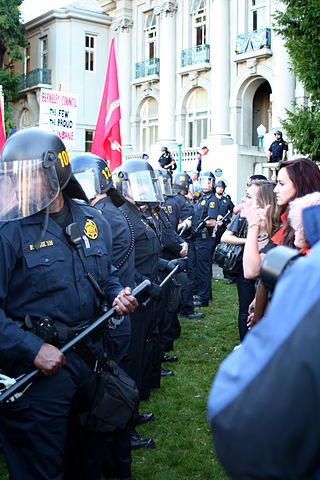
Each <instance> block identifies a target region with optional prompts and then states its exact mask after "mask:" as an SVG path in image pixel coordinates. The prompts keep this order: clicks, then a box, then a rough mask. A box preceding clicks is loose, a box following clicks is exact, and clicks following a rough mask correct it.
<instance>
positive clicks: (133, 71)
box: [17, 0, 307, 200]
mask: <svg viewBox="0 0 320 480" xmlns="http://www.w3.org/2000/svg"><path fill="white" fill-rule="evenodd" d="M88 1H89V0H88ZM92 2H93V0H90V1H89V3H91V4H93V3H92ZM98 2H99V4H100V7H101V9H102V10H103V11H104V12H105V13H104V14H103V13H97V12H89V11H88V12H86V13H83V12H82V13H81V14H79V10H78V11H77V10H76V9H72V8H71V7H70V8H69V9H68V8H64V9H58V10H56V11H53V12H49V14H46V15H42V16H41V17H39V18H38V19H36V20H33V21H32V22H29V23H28V24H27V30H28V38H30V46H31V47H32V49H33V48H35V47H33V43H32V42H39V38H40V37H41V35H43V34H44V33H45V32H48V42H49V44H48V52H49V54H48V62H49V68H51V69H52V89H58V87H59V85H60V84H61V86H62V89H63V90H68V91H70V92H72V93H78V94H79V98H80V100H81V99H82V107H81V114H80V116H79V118H78V127H79V135H78V140H77V147H76V148H75V153H77V152H78V151H81V150H82V151H83V150H84V149H85V143H84V136H83V135H84V133H83V132H84V131H85V130H86V129H87V130H88V129H94V127H95V123H96V118H97V114H98V110H99V107H100V98H101V96H102V89H103V83H104V78H105V72H106V63H107V55H108V52H109V47H110V42H111V38H112V37H113V36H114V37H115V38H116V56H117V65H118V77H119V90H120V104H121V112H122V119H121V136H122V146H123V154H124V158H130V157H131V156H135V155H137V154H142V153H143V152H146V153H148V154H149V156H150V161H151V163H152V164H154V165H157V159H158V157H159V156H160V149H161V146H163V145H166V146H167V147H168V148H169V150H171V151H172V152H173V153H174V154H175V155H177V151H178V147H177V144H178V143H182V167H183V168H184V169H186V170H188V171H191V170H193V169H194V168H195V164H196V161H195V153H196V151H197V150H199V149H200V147H201V146H202V145H206V146H207V147H208V148H209V153H210V161H211V170H212V171H213V172H214V171H215V170H216V169H217V168H218V169H221V170H222V177H221V178H223V179H224V180H226V181H227V184H228V192H229V193H230V194H231V195H232V197H233V199H234V200H239V198H240V197H241V195H242V192H243V186H244V183H245V181H246V178H247V176H248V175H249V174H252V173H253V172H254V171H256V172H257V171H259V172H260V171H263V166H262V164H263V162H264V161H266V150H267V149H268V147H269V145H270V143H271V141H273V139H274V137H273V133H272V132H273V130H274V129H275V128H279V126H280V122H279V119H280V118H281V117H283V116H284V115H285V109H286V108H288V109H290V108H291V106H292V102H293V101H297V102H298V103H303V102H306V101H307V98H306V95H305V92H304V90H303V88H302V87H301V85H300V84H299V83H298V82H296V80H295V77H294V75H293V73H292V72H291V70H290V69H289V61H288V56H287V53H286V51H285V49H284V46H283V43H282V40H281V38H279V37H278V36H276V34H275V32H274V30H273V28H272V22H273V20H272V14H273V12H274V11H275V9H276V8H280V7H281V2H280V1H275V0H168V1H161V0H160V1H159V0H155V1H153V0H146V1H142V0H98ZM77 3H81V2H76V4H77ZM82 3H84V4H85V3H87V0H82ZM95 4H96V5H97V4H98V3H97V2H95ZM79 15H80V17H81V18H79ZM86 32H89V33H90V32H91V33H93V34H94V35H96V36H97V42H98V43H97V55H98V56H99V59H98V56H97V62H96V66H97V69H96V72H95V73H94V74H93V72H85V71H84V63H83V36H84V35H85V33H86ZM98 45H100V46H99V48H98ZM101 45H102V47H101ZM236 50H237V51H236ZM39 55H40V54H38V58H39ZM38 65H39V63H38ZM33 68H38V67H36V65H35V66H34V67H33ZM32 95H35V94H34V93H32ZM32 95H31V94H29V93H28V92H25V94H24V97H23V99H22V100H21V101H20V112H19V111H18V113H17V118H19V115H20V116H21V110H22V109H23V107H24V105H29V106H32V105H33V107H32V108H31V109H32V112H33V115H35V117H34V121H35V122H36V121H37V120H36V98H35V99H33V98H32ZM23 102H24V103H23ZM79 103H80V104H81V101H80V102H79ZM20 121H21V118H20ZM260 124H263V125H264V126H265V127H266V130H267V133H266V135H265V137H264V147H265V148H259V147H258V136H257V133H256V128H257V127H258V126H259V125H260ZM20 126H22V125H20ZM289 154H290V151H289Z"/></svg>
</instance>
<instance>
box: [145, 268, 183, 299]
mask: <svg viewBox="0 0 320 480" xmlns="http://www.w3.org/2000/svg"><path fill="white" fill-rule="evenodd" d="M178 270H179V265H176V266H175V267H174V269H173V270H171V272H170V273H169V274H168V275H167V276H166V277H165V278H164V279H163V280H162V282H161V283H160V285H159V287H160V288H162V287H164V286H165V284H166V283H168V282H169V280H170V278H172V277H173V276H174V275H175V274H176V273H177V271H178ZM150 302H151V298H150V297H149V298H148V299H147V300H146V301H145V302H143V304H142V306H143V308H146V306H147V305H149V303H150Z"/></svg>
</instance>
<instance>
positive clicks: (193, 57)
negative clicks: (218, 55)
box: [181, 45, 210, 67]
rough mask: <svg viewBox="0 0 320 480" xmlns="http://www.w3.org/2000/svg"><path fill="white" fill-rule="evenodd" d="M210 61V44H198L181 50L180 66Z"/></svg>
mask: <svg viewBox="0 0 320 480" xmlns="http://www.w3.org/2000/svg"><path fill="white" fill-rule="evenodd" d="M209 62H210V45H198V46H197V47H192V48H187V49H186V50H182V52H181V67H187V66H188V65H195V64H197V63H209Z"/></svg>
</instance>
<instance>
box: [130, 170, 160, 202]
mask: <svg viewBox="0 0 320 480" xmlns="http://www.w3.org/2000/svg"><path fill="white" fill-rule="evenodd" d="M122 195H123V196H124V197H126V198H127V199H128V200H131V201H132V202H134V203H136V204H137V205H145V204H147V203H148V204H151V205H152V206H156V205H159V204H160V203H162V202H163V195H162V191H161V186H160V182H159V178H158V176H157V175H156V174H155V173H154V172H151V171H150V170H142V171H140V172H132V173H129V174H128V178H127V179H126V180H123V181H122Z"/></svg>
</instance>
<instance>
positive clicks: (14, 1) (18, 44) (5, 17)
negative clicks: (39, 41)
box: [0, 0, 27, 132]
mask: <svg viewBox="0 0 320 480" xmlns="http://www.w3.org/2000/svg"><path fill="white" fill-rule="evenodd" d="M21 3H22V0H6V1H4V0H1V1H0V85H2V86H3V93H4V102H5V109H4V118H5V123H6V130H7V132H9V131H10V130H11V128H13V127H14V122H13V121H12V120H10V114H11V105H10V102H12V101H13V100H15V99H16V98H17V97H18V95H19V82H20V76H19V75H15V74H13V73H12V71H11V66H12V65H13V62H15V61H17V60H21V59H22V58H23V54H22V47H25V46H26V45H27V41H26V38H25V36H24V34H25V27H24V25H23V24H22V23H20V17H21V13H20V9H19V7H20V5H21ZM6 54H7V55H6Z"/></svg>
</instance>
